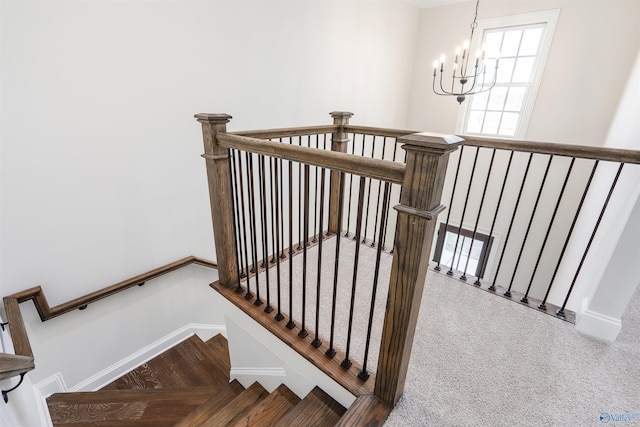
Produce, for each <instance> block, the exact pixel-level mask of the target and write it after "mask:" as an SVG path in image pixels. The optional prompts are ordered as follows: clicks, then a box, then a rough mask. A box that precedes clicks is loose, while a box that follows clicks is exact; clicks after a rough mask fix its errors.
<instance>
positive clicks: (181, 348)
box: [102, 335, 229, 390]
mask: <svg viewBox="0 0 640 427" xmlns="http://www.w3.org/2000/svg"><path fill="white" fill-rule="evenodd" d="M209 353H210V352H209V349H208V347H207V346H206V345H205V344H204V342H203V341H202V340H201V339H200V338H199V337H198V336H196V335H193V336H191V337H189V338H188V339H186V340H184V341H182V342H181V343H179V344H177V345H175V346H174V347H172V348H170V349H169V350H167V351H165V352H164V353H162V354H160V355H158V356H156V357H154V358H153V359H151V360H149V361H148V362H146V363H143V364H142V365H140V366H139V367H137V368H136V369H134V370H132V371H131V372H129V373H127V374H125V375H123V376H122V377H120V378H118V379H117V380H115V381H113V382H112V383H110V384H107V385H106V386H105V387H103V388H102V390H116V389H117V390H126V389H164V388H184V387H198V386H222V385H224V384H227V383H228V382H229V371H228V370H225V368H221V367H220V366H218V362H217V361H216V360H215V359H214V358H212V357H211V356H210V354H209Z"/></svg>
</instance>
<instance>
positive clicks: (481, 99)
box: [471, 92, 490, 110]
mask: <svg viewBox="0 0 640 427" xmlns="http://www.w3.org/2000/svg"><path fill="white" fill-rule="evenodd" d="M489 93H490V92H482V93H477V94H475V95H473V98H472V100H471V109H472V110H484V109H486V108H487V101H488V100H489Z"/></svg>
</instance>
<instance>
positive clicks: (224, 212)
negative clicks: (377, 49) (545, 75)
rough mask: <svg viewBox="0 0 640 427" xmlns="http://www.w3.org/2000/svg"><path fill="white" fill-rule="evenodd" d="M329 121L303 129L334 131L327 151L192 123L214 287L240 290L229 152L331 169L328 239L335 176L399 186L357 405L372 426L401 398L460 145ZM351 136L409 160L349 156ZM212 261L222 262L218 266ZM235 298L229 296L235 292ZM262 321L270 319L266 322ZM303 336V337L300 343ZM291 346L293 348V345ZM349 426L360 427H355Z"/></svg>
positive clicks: (337, 228) (338, 116)
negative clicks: (365, 394) (222, 271)
mask: <svg viewBox="0 0 640 427" xmlns="http://www.w3.org/2000/svg"><path fill="white" fill-rule="evenodd" d="M331 115H332V117H333V119H334V124H333V126H331V127H314V128H308V129H318V130H320V129H321V130H322V131H325V130H327V129H329V130H333V132H332V141H331V151H327V150H321V149H316V148H310V147H304V146H300V145H291V144H283V143H279V142H272V141H268V140H265V139H260V138H256V136H261V137H263V138H265V137H274V135H278V134H280V135H283V134H285V133H286V132H289V133H288V135H291V134H292V133H291V132H294V131H293V130H276V131H274V132H270V131H258V132H241V133H234V134H229V133H226V123H228V122H229V120H230V118H231V116H229V115H227V114H197V115H196V118H197V119H198V121H199V122H200V123H202V126H203V135H204V145H205V154H203V157H204V158H205V159H206V160H207V173H208V176H209V191H210V199H211V207H212V222H213V228H214V237H215V244H216V251H217V253H218V254H220V253H221V250H223V249H225V248H226V251H227V253H228V255H229V257H228V258H227V259H226V261H225V262H226V263H227V265H226V267H225V268H226V269H228V270H229V275H228V278H229V279H228V281H227V282H224V281H223V280H220V285H221V286H223V287H225V288H230V287H231V286H234V285H236V284H238V274H239V273H237V271H238V261H237V259H238V256H237V255H236V248H235V247H234V245H235V229H234V225H235V218H234V211H233V209H234V207H233V201H232V197H233V192H232V191H231V180H230V179H229V178H230V177H231V173H230V164H231V161H230V154H229V149H237V150H241V151H244V152H248V153H253V154H257V155H263V156H267V157H272V158H278V159H284V160H291V161H295V162H300V163H302V164H305V165H312V166H318V167H321V168H326V169H329V170H330V171H331V176H330V182H331V189H330V194H331V197H330V198H329V211H330V213H329V220H328V225H329V231H330V232H334V233H335V232H341V231H342V230H341V225H340V221H339V220H337V219H336V218H338V215H337V213H338V211H339V210H340V209H339V206H341V205H340V203H339V199H340V197H341V196H340V195H341V194H343V192H342V191H340V185H341V184H340V182H341V180H340V173H341V172H342V173H350V174H353V175H358V176H361V177H365V178H373V179H378V180H382V181H386V182H390V183H394V184H400V185H402V193H401V194H402V196H401V199H400V203H399V204H398V205H396V206H395V207H394V209H396V210H397V211H398V225H397V228H396V237H395V247H394V251H393V264H392V270H391V278H390V284H389V294H388V295H389V296H388V300H387V306H386V310H385V319H384V326H383V332H382V342H381V346H380V354H379V359H378V367H377V372H376V376H375V384H374V387H373V395H374V396H375V398H373V397H372V398H362V399H360V401H359V402H360V403H359V406H361V407H363V408H377V409H376V410H375V411H376V412H377V413H378V415H377V416H376V415H374V417H373V418H371V420H373V419H374V418H375V419H376V420H377V418H384V417H386V414H387V413H388V412H386V411H387V409H388V408H390V407H393V406H394V405H395V404H396V402H397V401H398V399H399V398H400V396H401V395H402V392H403V390H404V382H405V378H406V375H407V369H408V363H409V357H410V354H411V347H412V344H413V339H414V334H415V328H416V322H417V318H418V312H419V309H420V302H421V296H422V290H423V287H424V282H425V277H426V273H427V266H428V263H429V251H430V248H431V241H432V239H433V234H434V230H435V221H434V219H435V218H436V217H437V215H438V213H439V212H441V211H442V210H443V209H444V207H443V206H442V205H440V198H441V195H442V189H443V186H444V179H445V175H446V169H447V165H448V158H449V154H450V153H451V152H453V151H455V150H456V149H457V147H458V146H459V145H460V144H461V143H462V142H463V140H462V139H461V138H459V137H456V136H446V135H437V134H430V133H413V134H410V135H407V133H406V132H405V131H399V130H386V129H381V128H370V127H356V126H350V125H349V124H348V122H349V119H350V117H351V116H352V114H351V113H347V112H334V113H331ZM298 131H299V128H298V129H296V130H295V132H298ZM349 132H355V133H361V132H362V133H367V134H376V135H381V136H390V137H395V138H397V141H396V142H397V143H398V144H402V145H403V148H404V150H405V151H406V152H407V161H406V165H404V164H400V163H398V162H393V161H387V160H379V159H372V158H370V157H363V156H357V155H352V154H347V153H346V151H347V150H346V148H347V143H348V141H349V137H348V133H349ZM247 135H251V136H247ZM296 135H298V133H296ZM223 177H226V182H223V180H224V178H223ZM332 218H333V219H332ZM232 260H233V261H232ZM218 261H219V262H220V258H218ZM354 280H355V279H354ZM224 292H231V290H230V289H227V290H225V291H223V293H224ZM233 292H234V295H235V290H234V291H233ZM255 305H256V304H250V305H247V307H246V309H245V311H246V312H248V310H249V308H251V309H255V307H254V306H255ZM264 316H265V314H264V313H261V314H260V316H258V317H260V318H262V317H264ZM267 317H269V316H268V315H267ZM266 323H269V322H266ZM306 336H307V335H306V334H305V335H304V336H303V337H306ZM290 345H292V346H293V344H290ZM323 357H324V356H323ZM316 366H317V365H316ZM348 366H350V364H349V365H348ZM343 368H344V366H343ZM325 372H326V371H325ZM360 380H362V378H361V379H360ZM379 405H382V406H379ZM372 410H373V409H372ZM365 412H366V411H365ZM354 417H355V418H354V420H355V419H356V418H358V419H360V418H359V416H358V415H354ZM376 417H377V418H376ZM378 421H380V420H377V421H373V423H374V424H375V425H379V424H378ZM354 425H362V424H360V421H358V422H357V423H356V424H354Z"/></svg>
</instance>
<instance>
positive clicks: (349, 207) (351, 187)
mask: <svg viewBox="0 0 640 427" xmlns="http://www.w3.org/2000/svg"><path fill="white" fill-rule="evenodd" d="M362 145H363V146H364V135H363V141H362ZM347 151H348V150H347ZM355 151H356V134H355V133H354V134H353V144H352V146H351V154H354V152H355ZM352 184H353V174H349V199H348V203H347V232H346V233H345V235H344V236H345V237H349V228H350V227H351V225H350V224H351V190H352V189H353V185H352ZM338 231H340V230H338Z"/></svg>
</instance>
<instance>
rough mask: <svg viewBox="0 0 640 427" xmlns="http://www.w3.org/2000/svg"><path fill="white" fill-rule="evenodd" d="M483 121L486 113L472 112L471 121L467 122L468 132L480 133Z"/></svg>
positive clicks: (470, 114)
mask: <svg viewBox="0 0 640 427" xmlns="http://www.w3.org/2000/svg"><path fill="white" fill-rule="evenodd" d="M474 98H475V96H474ZM483 119H484V111H471V112H470V113H469V121H468V122H467V132H469V133H480V129H482V120H483Z"/></svg>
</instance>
